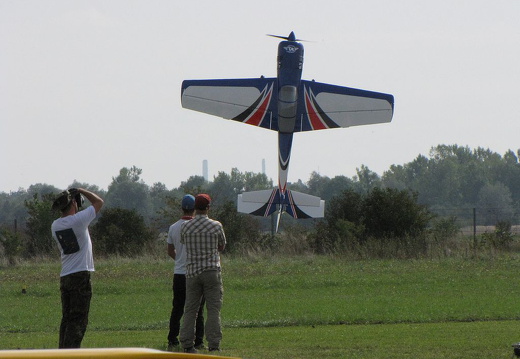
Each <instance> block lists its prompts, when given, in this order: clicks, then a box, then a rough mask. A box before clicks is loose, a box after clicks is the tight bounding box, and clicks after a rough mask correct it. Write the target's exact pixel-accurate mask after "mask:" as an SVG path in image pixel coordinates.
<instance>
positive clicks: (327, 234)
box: [0, 145, 520, 255]
mask: <svg viewBox="0 0 520 359" xmlns="http://www.w3.org/2000/svg"><path fill="white" fill-rule="evenodd" d="M519 157H520V151H517V153H516V154H515V153H514V152H513V151H511V150H509V151H507V152H506V153H505V154H504V155H503V156H502V155H500V154H497V153H494V152H492V151H491V150H489V149H483V148H480V147H479V148H477V149H470V148H468V147H461V146H457V145H439V146H436V147H433V148H432V149H431V150H430V153H429V156H428V157H427V156H424V155H419V156H417V157H416V158H415V159H414V160H413V161H411V162H409V163H406V164H404V165H392V166H391V167H390V168H389V169H388V170H387V171H385V172H384V173H383V174H382V175H381V176H380V175H378V174H377V173H375V172H373V171H371V170H370V169H369V168H368V167H366V166H364V165H362V166H361V167H360V168H357V169H356V175H355V176H353V177H352V178H348V177H346V176H335V177H333V178H329V177H327V176H322V175H320V174H319V173H317V172H313V173H312V174H311V175H310V178H309V179H308V181H307V182H303V181H302V180H298V181H297V182H294V183H291V184H290V188H291V189H293V190H296V191H300V192H304V193H308V194H312V195H315V196H319V197H321V198H322V199H324V200H325V201H326V202H327V205H326V213H325V218H324V219H322V220H309V221H292V220H291V219H290V218H284V219H283V222H284V223H285V225H286V228H288V229H289V228H290V230H291V231H293V232H294V231H295V227H296V226H299V227H302V228H304V229H305V231H306V233H307V235H306V237H308V238H309V239H308V243H310V244H309V246H310V247H312V248H310V249H311V250H314V251H317V252H324V251H325V252H326V251H328V250H332V248H336V249H337V248H338V246H340V247H341V246H344V245H345V243H347V242H349V243H350V244H349V245H352V243H357V244H356V245H359V244H362V243H366V242H368V241H369V239H370V238H374V237H379V238H400V239H401V240H405V239H406V240H409V239H410V238H418V237H420V234H421V233H423V232H424V231H425V230H426V229H427V228H431V227H432V223H433V222H432V220H433V219H434V218H435V217H441V218H443V219H445V220H447V221H448V222H447V223H451V224H453V221H454V219H453V218H446V217H450V216H446V215H445V214H444V212H443V210H445V209H447V208H461V207H464V208H478V209H479V210H480V212H479V217H480V218H479V221H480V223H482V224H491V225H495V224H497V223H504V222H505V223H510V224H511V223H513V224H518V221H519V218H518V216H519V205H520V164H519V160H518V158H519ZM141 174H142V170H141V169H139V168H137V167H135V166H133V167H130V168H126V167H124V168H122V169H121V170H120V171H119V174H118V175H117V176H115V177H113V178H112V182H111V183H110V185H109V186H108V189H107V190H104V189H100V188H98V187H97V186H96V185H93V184H87V183H81V182H77V181H74V182H73V183H71V185H70V187H83V188H87V189H89V190H92V191H94V192H96V193H99V194H100V195H101V196H102V197H103V198H104V199H105V209H104V210H103V211H102V213H101V216H100V218H99V220H98V221H97V223H96V224H95V228H94V229H93V236H96V237H98V242H97V243H98V244H97V245H98V246H99V248H98V249H99V250H100V251H101V252H104V253H119V254H125V255H127V254H135V253H137V252H139V251H140V250H141V249H142V248H143V247H144V245H143V244H146V243H151V242H153V240H154V238H156V237H157V235H158V233H160V232H165V231H166V230H167V228H168V226H169V225H170V224H171V223H172V222H173V221H175V220H176V219H177V217H178V216H179V215H180V212H179V201H180V198H182V196H183V195H184V194H185V193H194V194H196V193H201V192H207V193H209V194H210V195H211V196H212V198H213V201H214V203H213V210H212V216H214V217H215V218H217V219H219V220H220V221H221V222H223V224H224V225H225V227H226V232H227V233H229V236H230V238H231V240H230V241H229V242H230V244H229V250H230V251H233V250H237V251H238V250H243V249H244V248H247V247H250V246H251V245H252V244H254V245H255V246H257V247H258V246H263V247H265V248H269V247H272V246H273V245H276V241H277V239H275V238H274V237H273V236H272V235H271V233H270V232H269V229H270V219H262V218H258V217H252V216H248V215H243V214H240V213H237V212H236V199H237V195H238V194H239V193H242V192H244V191H254V190H261V189H271V188H272V187H273V182H272V180H271V179H268V178H267V176H266V175H265V174H260V173H253V172H245V173H242V172H240V171H239V170H238V169H236V168H234V169H232V170H231V172H230V173H225V172H219V173H218V174H217V175H216V176H214V178H213V180H212V181H205V179H204V178H203V177H202V176H196V175H194V176H191V177H189V178H188V179H187V180H186V181H183V182H182V183H181V185H180V186H179V187H177V188H173V189H168V188H167V187H166V186H165V185H164V184H162V183H160V182H159V183H154V184H153V185H151V186H150V185H148V184H146V183H144V181H143V180H142V179H141ZM61 190H62V189H58V188H56V187H54V186H52V185H49V184H34V185H31V186H30V187H29V188H28V189H27V190H25V189H20V190H18V191H16V192H11V193H5V192H2V193H0V228H1V234H0V244H2V245H3V246H0V253H1V250H2V247H3V250H4V252H6V251H7V252H9V251H11V252H13V253H14V252H17V250H16V249H13V248H12V247H13V246H14V247H18V250H19V251H20V247H23V252H24V253H26V254H27V255H36V254H37V253H48V252H49V251H50V249H49V248H50V247H52V246H53V243H52V237H51V236H50V232H49V231H50V229H49V228H50V223H51V222H52V220H53V219H54V218H55V216H56V214H53V213H52V212H50V209H49V208H50V205H49V203H51V202H52V199H53V197H54V196H55V195H56V194H57V193H59V192H60V191H61ZM468 213H471V212H468ZM451 217H453V216H451ZM405 218H406V220H405ZM450 221H451V222H450ZM446 225H447V224H446ZM446 225H445V226H446ZM282 229H283V227H282ZM13 238H14V239H13ZM348 238H350V239H351V240H347V239H348ZM415 242H417V241H415ZM13 243H14V244H13ZM117 243H125V245H124V246H123V245H121V244H120V245H118V244H117ZM6 248H7V249H6Z"/></svg>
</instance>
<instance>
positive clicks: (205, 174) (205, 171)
mask: <svg viewBox="0 0 520 359" xmlns="http://www.w3.org/2000/svg"><path fill="white" fill-rule="evenodd" d="M202 176H203V177H204V181H206V182H208V181H209V179H208V160H204V161H202Z"/></svg>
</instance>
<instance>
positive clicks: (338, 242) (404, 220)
mask: <svg viewBox="0 0 520 359" xmlns="http://www.w3.org/2000/svg"><path fill="white" fill-rule="evenodd" d="M431 218H432V215H431V213H430V212H429V211H428V209H427V208H426V207H425V206H423V205H420V204H418V203H417V194H415V193H410V192H409V191H405V190H404V191H399V190H396V189H390V188H385V189H383V188H378V187H376V188H373V189H372V190H371V191H370V192H369V193H366V194H365V193H359V192H356V191H354V190H348V191H344V192H343V193H342V194H341V195H340V196H338V197H335V198H333V199H332V200H331V201H330V205H329V208H328V209H327V210H326V213H325V222H323V223H321V224H318V225H317V227H316V232H315V234H314V236H315V237H314V238H315V247H316V250H317V251H319V252H329V251H335V250H338V249H345V248H350V249H352V248H355V247H356V246H358V245H363V243H364V242H365V241H366V240H367V239H373V240H377V241H385V240H389V239H391V240H394V241H396V242H402V243H403V244H405V245H408V244H410V245H414V243H413V242H417V241H421V240H423V234H424V233H425V231H426V228H427V226H428V223H429V221H430V219H431ZM410 241H412V242H411V243H410Z"/></svg>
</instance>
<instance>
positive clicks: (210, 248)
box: [180, 194, 226, 353]
mask: <svg viewBox="0 0 520 359" xmlns="http://www.w3.org/2000/svg"><path fill="white" fill-rule="evenodd" d="M210 204H211V198H210V196H209V195H207V194H199V195H197V196H196V197H195V218H193V219H192V220H191V221H188V222H185V223H183V224H182V227H181V243H182V244H184V245H185V248H186V304H185V307H184V321H183V323H182V327H181V334H180V341H181V343H182V347H183V348H184V351H185V352H186V353H196V352H197V350H196V349H195V348H194V341H195V321H196V318H197V313H198V310H199V307H200V302H201V300H202V298H203V297H204V298H205V299H206V309H207V320H206V327H205V329H206V339H207V341H208V349H209V351H220V341H221V340H222V329H221V324H220V309H221V307H222V297H223V287H222V277H221V273H220V252H221V251H223V250H224V248H225V246H226V236H225V234H224V228H223V227H222V224H221V223H220V222H218V221H215V220H212V219H210V218H209V217H208V211H209V207H210Z"/></svg>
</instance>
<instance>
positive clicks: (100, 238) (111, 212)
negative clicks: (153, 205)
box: [92, 208, 154, 256]
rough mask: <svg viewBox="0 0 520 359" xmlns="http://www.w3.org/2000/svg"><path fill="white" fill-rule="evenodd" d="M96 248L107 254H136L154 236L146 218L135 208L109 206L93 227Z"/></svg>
mask: <svg viewBox="0 0 520 359" xmlns="http://www.w3.org/2000/svg"><path fill="white" fill-rule="evenodd" d="M92 234H93V238H94V241H93V242H94V246H95V248H96V250H99V251H100V252H101V253H104V254H107V255H113V254H116V255H123V256H136V255H139V254H141V253H143V251H144V249H145V248H147V246H148V245H149V244H150V243H151V241H152V240H153V238H154V235H153V232H152V231H150V230H149V228H148V227H147V226H146V223H145V220H144V218H143V217H142V216H141V215H140V214H138V213H137V212H136V211H135V210H129V209H124V208H107V209H104V210H102V211H101V217H100V218H99V220H98V221H97V222H96V224H95V225H94V226H93V228H92Z"/></svg>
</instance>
